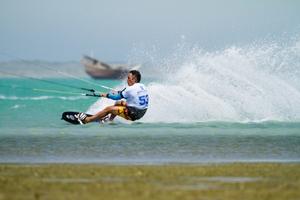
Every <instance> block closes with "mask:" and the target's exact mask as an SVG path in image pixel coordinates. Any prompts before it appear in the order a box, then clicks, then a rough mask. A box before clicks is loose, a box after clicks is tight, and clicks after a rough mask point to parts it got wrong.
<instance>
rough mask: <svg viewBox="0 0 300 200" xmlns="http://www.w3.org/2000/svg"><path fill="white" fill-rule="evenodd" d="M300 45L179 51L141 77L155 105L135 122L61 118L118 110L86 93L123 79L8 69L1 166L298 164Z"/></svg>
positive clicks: (38, 67)
mask: <svg viewBox="0 0 300 200" xmlns="http://www.w3.org/2000/svg"><path fill="white" fill-rule="evenodd" d="M298 41H299V40H296V41H292V42H290V43H288V44H286V43H285V44H284V45H283V44H260V45H250V46H247V47H230V48H227V49H224V50H220V51H216V52H205V51H203V50H201V49H198V48H193V49H189V50H186V49H185V47H182V48H180V51H181V52H176V53H174V55H172V56H170V58H166V59H164V60H160V61H157V60H158V59H157V60H156V59H155V58H154V60H155V62H152V63H150V64H149V63H148V64H147V65H146V66H145V67H142V68H141V69H140V70H141V72H142V74H143V75H144V76H143V81H142V82H144V83H145V84H146V86H147V88H148V91H149V94H150V106H149V109H148V112H147V114H146V115H145V116H144V118H143V119H141V120H140V121H137V122H133V123H132V122H127V121H125V120H122V119H116V120H115V122H114V123H109V124H99V123H90V124H88V125H84V126H80V125H77V126H76V125H71V124H68V123H66V122H64V121H62V120H61V119H60V118H61V113H62V112H64V111H83V112H87V113H91V114H93V113H96V112H98V111H99V110H101V109H102V108H104V107H105V106H107V105H111V104H113V103H114V102H113V101H111V100H107V99H100V98H95V97H87V96H83V95H81V94H82V93H88V91H85V90H81V89H80V88H89V89H95V90H97V91H98V92H108V90H107V89H105V88H103V87H101V86H108V87H112V88H116V89H121V88H123V87H124V86H125V81H124V80H92V79H90V78H89V77H87V76H86V75H85V74H84V71H83V69H82V68H81V67H80V65H79V64H78V66H77V68H76V65H73V64H72V65H68V64H66V63H50V64H49V63H43V62H41V61H32V62H25V61H20V60H19V61H10V62H2V63H0V75H1V76H0V111H1V114H0V163H106V164H108V163H117V164H165V163H220V162H299V161H300V81H299V80H300V42H298ZM182 52H184V53H182ZM152 59H153V58H152ZM70 66H71V67H74V69H72V68H71V67H70Z"/></svg>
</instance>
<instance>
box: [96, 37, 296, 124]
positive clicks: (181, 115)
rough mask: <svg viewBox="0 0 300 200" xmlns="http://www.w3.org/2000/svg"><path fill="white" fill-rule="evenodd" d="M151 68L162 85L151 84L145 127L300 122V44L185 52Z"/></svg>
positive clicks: (288, 43) (290, 43)
mask: <svg viewBox="0 0 300 200" xmlns="http://www.w3.org/2000/svg"><path fill="white" fill-rule="evenodd" d="M151 59H152V60H153V57H152V58H151ZM157 63H159V64H157ZM153 66H156V67H153V68H152V69H151V70H152V71H153V72H154V71H155V73H156V75H157V80H158V81H153V82H151V83H149V84H148V85H147V88H148V91H149V94H150V106H149V109H148V111H147V114H146V115H145V116H144V118H143V119H142V120H141V121H143V122H200V121H239V122H241V121H243V122H248V121H264V120H279V121H299V120H300V84H299V83H300V40H293V41H288V42H287V43H283V44H278V43H268V44H255V45H251V46H247V47H230V48H227V49H225V50H222V51H215V52H206V51H203V50H201V49H200V48H189V49H188V48H182V47H181V48H180V50H179V52H178V51H177V52H176V53H174V55H173V56H171V57H170V58H167V59H164V60H163V61H161V62H156V63H153ZM151 70H149V69H145V70H144V71H143V68H142V69H141V71H142V74H143V73H146V71H147V73H151ZM107 104H111V102H109V101H105V102H104V101H100V102H98V103H96V104H95V105H97V108H98V109H99V105H101V106H105V105H107ZM91 108H93V107H91ZM92 110H93V109H92Z"/></svg>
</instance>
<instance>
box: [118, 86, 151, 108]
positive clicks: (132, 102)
mask: <svg viewBox="0 0 300 200" xmlns="http://www.w3.org/2000/svg"><path fill="white" fill-rule="evenodd" d="M121 94H122V95H123V97H124V98H125V99H126V102H127V106H132V107H136V108H138V109H146V108H148V102H149V97H148V92H147V90H146V87H145V85H144V84H142V83H135V84H133V85H132V86H128V87H127V88H125V90H123V91H122V93H121Z"/></svg>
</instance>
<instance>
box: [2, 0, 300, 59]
mask: <svg viewBox="0 0 300 200" xmlns="http://www.w3.org/2000/svg"><path fill="white" fill-rule="evenodd" d="M299 30H300V0H182V1H181V0H178V1H176V0H148V1H146V0H119V1H117V0H107V1H105V0H0V54H1V52H8V53H9V54H12V55H14V56H18V57H21V58H24V59H39V60H49V61H68V60H79V59H80V57H81V55H82V54H90V52H93V53H94V55H95V56H96V57H97V58H100V59H102V60H104V61H120V60H123V61H126V59H127V56H128V55H129V52H130V51H132V49H133V47H134V46H143V47H148V46H152V45H156V46H157V47H158V51H161V53H162V55H163V54H166V53H168V52H169V51H171V50H172V49H173V48H174V46H175V45H176V44H178V43H179V42H180V38H181V36H182V35H184V36H185V38H186V41H187V42H189V43H191V44H198V45H199V46H201V47H203V48H204V49H211V48H222V47H225V46H228V45H234V44H243V43H251V42H253V41H255V40H260V39H264V38H268V37H277V36H282V35H284V34H286V35H297V34H299ZM5 59H7V57H5V56H3V55H0V60H5Z"/></svg>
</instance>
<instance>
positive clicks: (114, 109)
mask: <svg viewBox="0 0 300 200" xmlns="http://www.w3.org/2000/svg"><path fill="white" fill-rule="evenodd" d="M125 111H126V107H123V106H108V107H106V108H105V109H104V110H102V111H100V112H98V113H97V114H95V115H93V116H90V117H86V118H85V120H84V123H89V122H92V121H95V120H98V119H102V118H104V117H105V116H107V115H108V114H111V115H112V116H116V115H118V116H121V117H123V118H125V119H129V118H128V116H127V114H126V113H125ZM113 118H114V117H112V119H113Z"/></svg>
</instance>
